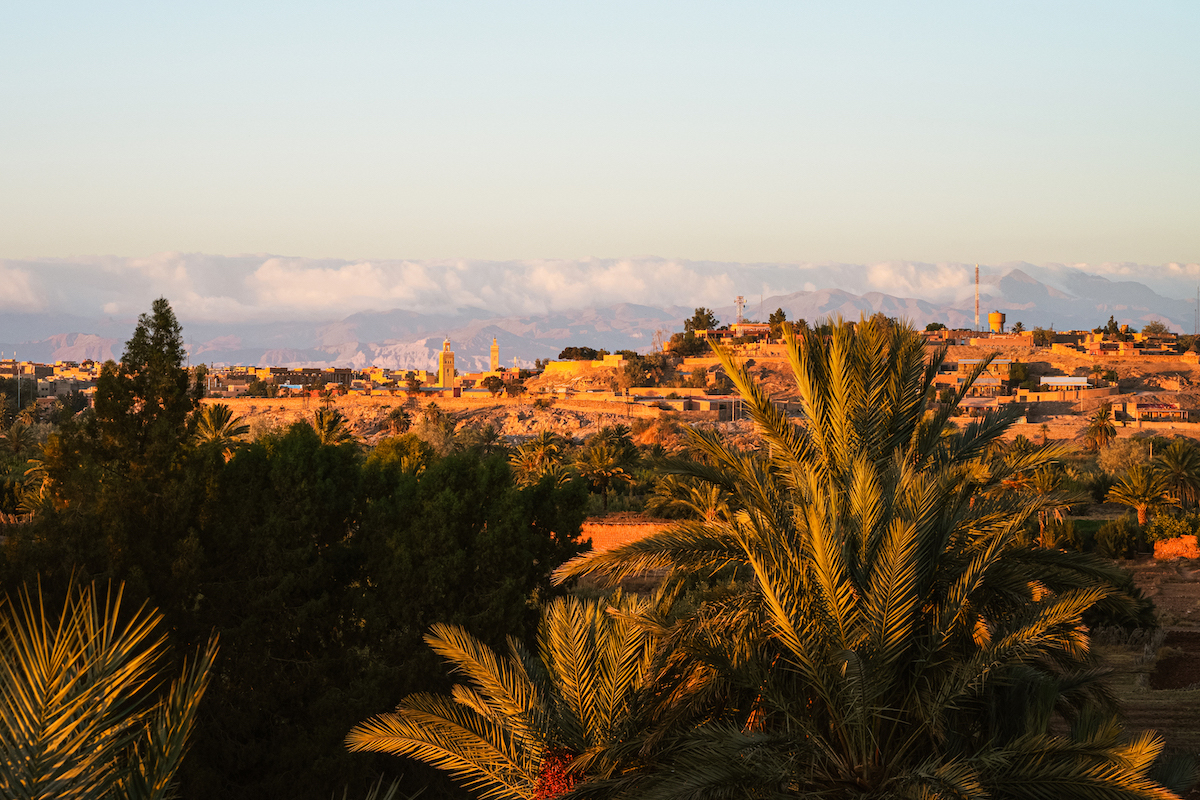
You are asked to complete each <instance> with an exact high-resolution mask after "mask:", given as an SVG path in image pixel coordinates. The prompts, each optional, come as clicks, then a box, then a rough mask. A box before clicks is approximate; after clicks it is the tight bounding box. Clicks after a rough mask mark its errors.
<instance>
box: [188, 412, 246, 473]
mask: <svg viewBox="0 0 1200 800" xmlns="http://www.w3.org/2000/svg"><path fill="white" fill-rule="evenodd" d="M249 432H250V426H249V425H247V424H246V420H245V419H244V418H243V417H234V416H233V411H232V410H231V409H230V408H229V406H227V405H225V404H224V403H213V404H212V405H204V406H201V407H200V408H199V409H197V411H196V430H195V432H194V433H193V434H192V441H193V442H195V443H196V444H197V445H198V446H200V447H212V448H214V449H216V450H219V451H220V452H222V453H224V454H225V460H226V461H228V460H229V459H230V458H231V457H232V456H233V449H234V448H235V447H236V446H237V445H238V444H239V443H240V442H239V440H240V439H241V437H243V436H245V435H246V434H248V433H249Z"/></svg>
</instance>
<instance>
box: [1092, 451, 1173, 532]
mask: <svg viewBox="0 0 1200 800" xmlns="http://www.w3.org/2000/svg"><path fill="white" fill-rule="evenodd" d="M1105 499H1106V500H1107V501H1108V502H1110V503H1120V504H1121V505H1125V506H1129V507H1131V508H1133V509H1134V510H1136V511H1137V519H1138V525H1139V526H1144V525H1145V524H1146V523H1147V522H1149V521H1150V514H1151V513H1152V512H1153V511H1155V510H1156V509H1159V508H1162V507H1163V506H1167V505H1174V504H1175V498H1173V497H1172V496H1171V484H1170V482H1169V480H1168V479H1167V477H1166V476H1165V475H1164V474H1162V473H1161V472H1158V471H1157V470H1155V469H1153V468H1151V467H1149V466H1147V465H1146V464H1137V465H1136V466H1133V467H1131V468H1130V469H1129V471H1128V472H1126V473H1125V474H1124V475H1123V476H1121V480H1119V481H1117V484H1116V485H1115V486H1113V487H1112V488H1111V489H1109V490H1108V496H1107V497H1105Z"/></svg>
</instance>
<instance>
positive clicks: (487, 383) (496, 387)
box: [479, 375, 504, 397]
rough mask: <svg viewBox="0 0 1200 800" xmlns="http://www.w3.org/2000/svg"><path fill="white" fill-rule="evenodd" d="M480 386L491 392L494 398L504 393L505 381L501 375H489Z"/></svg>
mask: <svg viewBox="0 0 1200 800" xmlns="http://www.w3.org/2000/svg"><path fill="white" fill-rule="evenodd" d="M479 385H480V386H482V387H483V388H484V389H487V390H488V391H489V392H491V394H492V397H495V396H496V395H498V394H500V393H501V392H503V391H504V379H503V378H501V377H500V376H499V375H488V376H487V377H486V378H484V379H483V380H482V381H480V384H479Z"/></svg>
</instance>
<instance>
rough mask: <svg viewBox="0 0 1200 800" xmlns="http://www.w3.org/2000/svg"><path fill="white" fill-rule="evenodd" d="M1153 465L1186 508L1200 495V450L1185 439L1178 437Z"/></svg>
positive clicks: (1157, 457)
mask: <svg viewBox="0 0 1200 800" xmlns="http://www.w3.org/2000/svg"><path fill="white" fill-rule="evenodd" d="M1151 465H1152V467H1153V469H1154V470H1155V471H1157V472H1158V473H1159V474H1161V475H1162V476H1163V477H1164V478H1165V479H1166V481H1167V483H1168V485H1169V486H1170V491H1171V494H1173V495H1174V497H1175V500H1176V501H1177V502H1178V503H1179V504H1180V505H1181V506H1183V507H1184V508H1190V507H1191V506H1193V505H1195V504H1196V500H1197V497H1200V450H1197V448H1196V446H1195V445H1194V444H1193V443H1191V442H1189V441H1187V440H1184V439H1176V440H1175V441H1173V442H1171V444H1169V445H1167V447H1166V449H1164V450H1163V451H1162V452H1160V453H1159V454H1158V455H1157V456H1155V458H1154V461H1153V462H1151Z"/></svg>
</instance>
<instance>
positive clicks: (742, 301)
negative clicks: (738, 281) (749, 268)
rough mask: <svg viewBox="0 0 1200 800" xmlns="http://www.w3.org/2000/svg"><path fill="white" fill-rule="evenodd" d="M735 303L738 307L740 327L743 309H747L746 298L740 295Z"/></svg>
mask: <svg viewBox="0 0 1200 800" xmlns="http://www.w3.org/2000/svg"><path fill="white" fill-rule="evenodd" d="M733 302H734V303H735V304H736V305H737V321H738V324H739V325H740V324H741V322H742V309H743V308H745V307H746V298H744V297H742V296H741V295H740V294H739V295H738V296H737V298H736V299H735V300H734V301H733Z"/></svg>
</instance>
